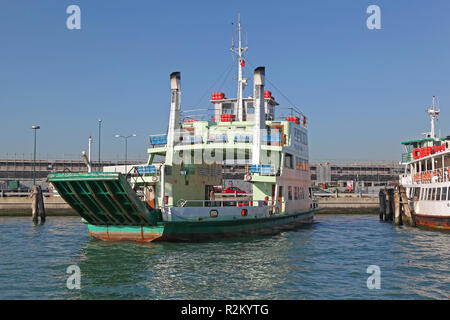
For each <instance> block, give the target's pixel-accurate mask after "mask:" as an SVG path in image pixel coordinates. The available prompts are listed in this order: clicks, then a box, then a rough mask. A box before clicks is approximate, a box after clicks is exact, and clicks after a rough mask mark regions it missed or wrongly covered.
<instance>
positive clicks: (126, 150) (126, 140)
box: [116, 133, 136, 175]
mask: <svg viewBox="0 0 450 320" xmlns="http://www.w3.org/2000/svg"><path fill="white" fill-rule="evenodd" d="M131 137H136V134H134V133H133V134H130V135H129V136H122V135H120V134H116V138H124V139H125V175H126V174H127V173H128V171H127V152H128V138H131Z"/></svg>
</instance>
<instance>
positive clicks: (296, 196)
mask: <svg viewBox="0 0 450 320" xmlns="http://www.w3.org/2000/svg"><path fill="white" fill-rule="evenodd" d="M294 200H298V187H294Z"/></svg>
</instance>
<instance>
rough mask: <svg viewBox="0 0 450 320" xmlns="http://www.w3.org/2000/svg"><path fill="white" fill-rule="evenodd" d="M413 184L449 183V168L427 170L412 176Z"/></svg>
mask: <svg viewBox="0 0 450 320" xmlns="http://www.w3.org/2000/svg"><path fill="white" fill-rule="evenodd" d="M412 180H413V183H438V182H448V181H450V167H444V168H440V169H434V170H427V171H423V172H419V173H416V174H414V175H413V179H412Z"/></svg>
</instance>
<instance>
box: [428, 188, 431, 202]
mask: <svg viewBox="0 0 450 320" xmlns="http://www.w3.org/2000/svg"><path fill="white" fill-rule="evenodd" d="M427 200H431V188H428V191H427Z"/></svg>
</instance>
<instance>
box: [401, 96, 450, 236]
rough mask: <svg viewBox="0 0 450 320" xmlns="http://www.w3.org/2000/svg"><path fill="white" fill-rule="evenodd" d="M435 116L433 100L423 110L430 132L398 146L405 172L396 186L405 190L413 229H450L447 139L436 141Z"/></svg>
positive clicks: (449, 164) (449, 159)
mask: <svg viewBox="0 0 450 320" xmlns="http://www.w3.org/2000/svg"><path fill="white" fill-rule="evenodd" d="M439 112H440V110H439V106H438V104H437V103H436V98H435V97H433V104H432V106H431V107H430V108H428V109H427V113H428V115H429V116H430V119H431V130H430V132H426V133H424V135H425V138H423V139H419V140H412V141H405V142H402V144H403V145H404V146H405V148H406V153H404V154H403V155H402V164H403V165H404V166H405V172H404V174H402V175H400V184H401V185H403V186H404V187H405V189H406V194H407V196H408V200H409V206H410V208H411V213H412V217H413V220H414V223H415V225H416V226H427V227H433V228H441V229H450V190H449V189H450V156H449V153H450V150H449V142H450V136H447V137H446V138H439V137H436V134H435V121H436V120H437V119H438V118H439Z"/></svg>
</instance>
